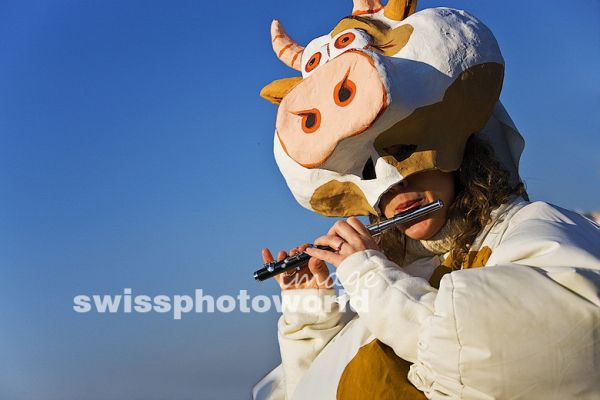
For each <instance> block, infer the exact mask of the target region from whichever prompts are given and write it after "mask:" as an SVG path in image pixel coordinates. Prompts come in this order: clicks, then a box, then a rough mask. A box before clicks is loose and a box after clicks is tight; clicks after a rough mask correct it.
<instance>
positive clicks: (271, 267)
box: [254, 200, 444, 281]
mask: <svg viewBox="0 0 600 400" xmlns="http://www.w3.org/2000/svg"><path fill="white" fill-rule="evenodd" d="M442 207H444V202H443V201H441V200H436V201H434V202H432V203H429V204H425V205H424V206H421V207H418V208H413V209H410V210H406V211H403V212H401V213H399V214H397V215H395V216H393V217H392V218H390V219H387V220H385V221H382V222H378V223H376V224H371V225H369V226H367V229H368V230H369V233H371V235H372V236H374V237H375V236H378V235H381V233H383V231H385V230H387V229H390V228H391V227H393V226H395V225H398V224H402V223H405V222H409V221H412V220H415V219H417V218H419V217H422V216H423V215H425V214H429V213H431V212H434V211H436V210H439V209H440V208H442ZM314 247H316V248H318V249H321V250H328V251H333V249H332V248H331V247H329V246H314ZM309 259H310V256H309V255H308V254H306V253H305V252H301V253H298V254H295V255H293V256H289V257H286V258H285V259H283V260H281V261H273V262H270V263H267V264H265V265H264V266H263V267H262V268H261V269H259V270H258V271H255V272H254V279H256V280H257V281H264V280H267V279H269V278H272V277H274V276H275V275H278V274H281V273H284V272H286V271H289V270H292V269H296V270H299V269H300V268H302V267H303V266H304V265H306V264H307V263H308V260H309Z"/></svg>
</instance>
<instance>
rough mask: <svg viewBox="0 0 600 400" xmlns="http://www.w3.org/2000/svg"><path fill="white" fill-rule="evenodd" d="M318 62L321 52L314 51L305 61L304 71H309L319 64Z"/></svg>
mask: <svg viewBox="0 0 600 400" xmlns="http://www.w3.org/2000/svg"><path fill="white" fill-rule="evenodd" d="M320 62H321V53H320V52H316V53H315V54H313V55H312V57H311V58H310V60H308V62H307V63H306V66H305V67H304V70H305V71H306V72H310V71H312V70H313V69H315V68H317V67H318V66H319V63H320Z"/></svg>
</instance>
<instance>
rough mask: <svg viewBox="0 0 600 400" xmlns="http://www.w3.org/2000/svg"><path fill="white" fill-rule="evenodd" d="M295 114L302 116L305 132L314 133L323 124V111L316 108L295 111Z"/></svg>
mask: <svg viewBox="0 0 600 400" xmlns="http://www.w3.org/2000/svg"><path fill="white" fill-rule="evenodd" d="M294 114H296V115H298V116H300V117H302V121H301V122H300V124H301V126H302V131H304V133H313V132H315V131H316V130H317V129H319V126H321V112H319V110H317V109H316V108H313V109H310V110H305V111H298V112H294Z"/></svg>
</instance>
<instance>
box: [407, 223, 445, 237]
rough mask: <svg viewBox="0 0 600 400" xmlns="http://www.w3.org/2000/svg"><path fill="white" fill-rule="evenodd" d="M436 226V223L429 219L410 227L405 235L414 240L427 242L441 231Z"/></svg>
mask: <svg viewBox="0 0 600 400" xmlns="http://www.w3.org/2000/svg"><path fill="white" fill-rule="evenodd" d="M435 225H436V224H435V222H434V221H433V220H432V219H430V218H428V219H425V220H423V221H419V222H417V223H415V224H413V225H411V226H409V227H408V228H407V229H406V230H405V231H404V234H405V235H406V236H408V237H409V238H411V239H414V240H427V239H430V238H431V237H432V236H434V235H435V234H436V233H437V231H439V228H437V227H436V226H435Z"/></svg>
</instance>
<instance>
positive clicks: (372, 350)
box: [336, 333, 427, 400]
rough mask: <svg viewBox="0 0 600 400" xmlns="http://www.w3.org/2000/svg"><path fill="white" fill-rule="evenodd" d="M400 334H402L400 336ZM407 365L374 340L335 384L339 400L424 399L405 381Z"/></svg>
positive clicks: (423, 396)
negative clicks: (336, 384)
mask: <svg viewBox="0 0 600 400" xmlns="http://www.w3.org/2000/svg"><path fill="white" fill-rule="evenodd" d="M400 334H401V333H400ZM409 368H410V363H409V362H408V361H405V360H403V359H402V358H400V357H398V356H397V355H396V354H395V353H394V351H393V350H392V349H391V347H389V346H386V345H385V344H383V343H382V342H380V341H379V340H377V339H375V340H373V341H372V342H371V343H369V344H366V345H364V346H362V347H361V348H360V349H358V352H357V353H356V355H355V356H354V358H352V360H350V362H349V363H348V365H346V368H345V369H344V372H343V373H342V376H341V377H340V381H339V383H338V388H337V395H336V399H338V400H365V399H378V400H388V399H389V400H391V399H394V400H409V399H410V400H420V399H426V398H427V397H425V395H424V394H423V393H422V392H420V391H419V390H417V388H415V387H414V386H413V385H412V384H411V383H410V382H409V381H408V378H407V376H408V370H409Z"/></svg>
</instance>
